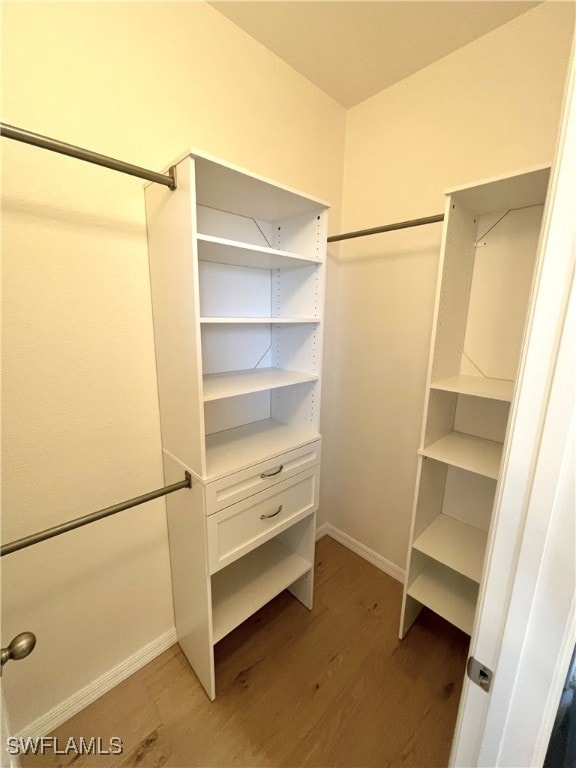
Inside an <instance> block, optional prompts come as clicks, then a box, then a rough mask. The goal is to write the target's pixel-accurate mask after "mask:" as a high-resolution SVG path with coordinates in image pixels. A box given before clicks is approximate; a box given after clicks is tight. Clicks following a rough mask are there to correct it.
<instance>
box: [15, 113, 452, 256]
mask: <svg viewBox="0 0 576 768" xmlns="http://www.w3.org/2000/svg"><path fill="white" fill-rule="evenodd" d="M0 134H1V135H2V136H4V138H6V139H14V140H15V141H22V142H24V144H32V145H33V146H35V147H41V148H42V149H48V150H50V151H51V152H58V153H59V154H61V155H68V156H69V157H75V158H77V159H78V160H85V161H86V162H88V163H94V164H95V165H101V166H104V168H111V169H112V170H114V171H120V172H121V173H128V174H130V175H131V176H138V177H139V178H141V179H146V180H147V181H155V182H157V183H158V184H164V186H166V187H169V188H170V189H176V168H175V166H172V167H171V168H170V169H169V171H168V173H167V174H164V173H157V172H156V171H149V170H147V169H146V168H141V167H140V166H138V165H132V164H131V163H125V162H124V161H123V160H116V159H115V158H113V157H108V156H107V155H100V154H99V153H98V152H92V151H90V150H89V149H82V147H77V146H75V145H74V144H66V143H64V142H63V141H58V140H57V139H51V138H50V137H48V136H41V135H40V134H39V133H32V131H25V130H24V129H23V128H16V126H14V125H8V124H7V123H0ZM439 221H444V215H443V214H441V213H440V214H438V215H436V216H427V217H425V218H423V219H411V220H410V221H400V222H398V223H396V224H385V225H384V226H382V227H373V228H372V229H359V230H357V231H356V232H345V233H344V234H342V235H332V236H331V237H329V238H328V242H329V243H336V242H338V241H340V240H351V239H352V238H354V237H366V236H367V235H378V234H380V233H381V232H392V231H393V230H395V229H408V227H420V226H422V225H423V224H435V223H436V222H439Z"/></svg>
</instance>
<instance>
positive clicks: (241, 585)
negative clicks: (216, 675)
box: [212, 538, 312, 643]
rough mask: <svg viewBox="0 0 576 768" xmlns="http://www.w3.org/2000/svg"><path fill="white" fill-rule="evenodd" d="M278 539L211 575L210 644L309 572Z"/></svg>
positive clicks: (309, 568)
mask: <svg viewBox="0 0 576 768" xmlns="http://www.w3.org/2000/svg"><path fill="white" fill-rule="evenodd" d="M311 568H312V565H311V563H309V562H307V561H306V560H304V559H303V558H302V557H300V556H299V555H295V554H294V553H293V552H291V551H290V550H289V549H288V548H287V547H286V546H285V545H283V544H282V543H281V542H280V541H278V539H277V538H276V539H272V540H271V541H268V542H266V543H265V544H262V546H260V547H258V548H257V549H255V550H254V551H252V552H250V553H249V554H248V555H245V556H244V557H241V558H240V559H239V560H236V562H234V563H232V564H231V565H229V566H228V567H227V568H224V569H223V570H221V571H218V572H217V573H215V574H214V575H213V576H212V610H213V642H214V643H217V642H218V641H219V640H221V639H222V638H223V637H224V636H225V635H227V634H228V633H229V632H231V631H232V630H233V629H235V627H237V626H238V625H239V624H241V623H242V622H243V621H245V620H246V619H247V618H248V617H249V616H251V615H252V614H253V613H254V612H255V611H257V610H258V609H259V608H261V607H262V606H263V605H265V604H266V603H267V602H268V601H269V600H271V599H272V598H273V597H276V595H278V594H280V592H282V590H284V589H286V587H289V586H290V585H291V584H293V583H294V582H295V581H296V580H297V579H299V578H300V577H301V576H303V575H304V574H305V573H307V572H308V571H309V570H311Z"/></svg>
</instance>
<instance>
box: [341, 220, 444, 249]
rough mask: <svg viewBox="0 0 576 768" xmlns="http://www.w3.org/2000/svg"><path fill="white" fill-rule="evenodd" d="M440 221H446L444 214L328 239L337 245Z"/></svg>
mask: <svg viewBox="0 0 576 768" xmlns="http://www.w3.org/2000/svg"><path fill="white" fill-rule="evenodd" d="M438 221H444V214H443V213H438V214H436V216H425V217H424V218H423V219H410V220H409V221H399V222H397V223H396V224H384V226H382V227H372V229H358V230H356V232H345V233H344V234H343V235H332V237H329V238H328V242H329V243H336V242H338V241H339V240H352V238H353V237H366V236H367V235H379V234H380V233H381V232H392V231H393V230H395V229H408V228H409V227H421V226H422V225H423V224H436V223H437V222H438Z"/></svg>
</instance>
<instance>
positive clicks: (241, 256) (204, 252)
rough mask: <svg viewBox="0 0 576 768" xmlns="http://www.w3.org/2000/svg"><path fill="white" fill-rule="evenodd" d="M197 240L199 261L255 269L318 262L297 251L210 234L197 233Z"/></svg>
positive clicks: (291, 266)
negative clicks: (292, 251) (282, 249)
mask: <svg viewBox="0 0 576 768" xmlns="http://www.w3.org/2000/svg"><path fill="white" fill-rule="evenodd" d="M197 241H198V259H199V260H200V261H213V262H217V263H219V264H230V265H233V266H237V267H255V268H257V269H285V268H295V267H302V266H311V265H313V264H318V263H319V261H318V260H317V259H309V258H306V257H305V256H301V255H300V254H298V253H290V252H289V251H279V250H277V249H275V248H266V247H265V246H261V245H251V244H249V243H241V242H238V241H237V240H228V239H226V238H223V237H213V236H212V235H200V234H198V236H197Z"/></svg>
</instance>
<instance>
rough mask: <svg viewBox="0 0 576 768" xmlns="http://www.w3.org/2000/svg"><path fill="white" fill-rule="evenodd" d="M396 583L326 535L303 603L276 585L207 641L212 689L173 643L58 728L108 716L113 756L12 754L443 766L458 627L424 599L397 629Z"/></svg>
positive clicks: (351, 767) (456, 691)
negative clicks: (120, 750) (311, 592)
mask: <svg viewBox="0 0 576 768" xmlns="http://www.w3.org/2000/svg"><path fill="white" fill-rule="evenodd" d="M401 597H402V587H401V585H400V584H399V583H398V582H396V581H395V580H394V579H392V578H390V577H389V576H387V575H386V574H384V573H383V572H382V571H380V570H378V569H377V568H375V567H374V566H373V565H371V564H370V563H368V562H366V561H365V560H363V559H362V558H360V557H358V556H357V555H356V554H354V553H353V552H351V551H350V550H348V549H346V548H345V547H343V546H342V545H341V544H339V543H338V542H336V541H334V540H333V539H330V538H328V537H324V538H323V539H321V540H320V541H319V542H318V545H317V550H316V569H315V598H314V601H315V602H314V609H313V610H312V611H308V610H307V609H306V608H304V606H302V605H301V603H299V602H298V601H297V600H295V599H294V598H293V597H292V595H290V594H289V593H288V592H284V593H282V594H281V595H279V596H278V597H277V598H275V599H274V600H273V601H271V602H270V603H269V604H268V605H266V606H264V607H263V608H262V609H261V610H260V611H258V613H257V614H255V615H254V616H252V617H251V618H250V619H249V620H248V621H246V622H244V624H242V625H241V626H240V627H238V628H237V629H236V630H234V632H232V633H231V634H230V635H228V636H227V637H225V638H224V639H223V640H222V641H221V642H220V643H218V645H217V646H216V654H215V655H216V692H217V697H216V701H214V702H210V701H209V699H208V698H207V696H206V694H205V693H204V691H203V689H202V687H201V686H200V684H199V683H198V681H197V679H196V677H195V675H194V672H193V671H192V669H191V668H190V666H189V664H188V662H187V661H186V659H185V658H184V656H183V655H182V653H181V652H180V650H179V649H178V647H177V646H174V647H173V648H171V649H169V650H168V651H166V652H165V653H163V654H161V656H159V657H158V658H157V659H155V660H154V661H152V662H151V663H150V664H148V665H147V666H146V667H144V668H143V669H142V670H140V671H139V672H137V673H136V674H135V675H133V676H132V677H131V678H129V679H128V680H126V681H124V683H122V684H121V685H120V686H118V687H117V688H116V689H114V690H113V691H110V692H109V693H108V694H106V695H105V696H103V697H102V698H101V699H99V700H98V701H97V702H95V703H94V704H92V705H91V706H90V707H87V708H86V709H85V710H84V711H83V712H81V713H80V714H78V715H77V716H76V717H75V718H72V720H70V721H68V723H66V724H64V725H63V726H61V727H60V728H59V729H58V730H57V733H58V734H59V735H60V736H61V737H64V736H67V735H76V734H79V735H85V736H87V735H101V736H105V737H108V735H110V734H111V730H110V729H111V728H112V729H113V730H114V729H115V733H114V735H119V736H121V737H123V738H125V747H126V748H125V751H124V754H123V755H122V756H120V757H116V758H112V756H107V757H101V758H99V759H98V758H96V757H95V756H91V757H90V758H89V761H87V760H88V759H86V758H84V760H85V762H83V758H78V759H77V760H76V761H74V762H73V763H71V762H70V761H69V762H67V763H66V762H61V763H59V762H54V761H52V762H46V760H45V759H44V761H41V760H39V759H38V758H35V759H34V758H32V757H29V758H27V762H25V763H24V766H40V765H41V766H48V765H49V766H51V767H52V766H56V765H62V766H67V765H72V764H73V765H74V766H75V767H77V768H80V767H83V766H86V768H92V766H106V767H107V768H119V767H120V766H127V767H128V766H165V767H166V768H200V767H203V768H206V767H208V766H210V767H211V768H230V767H232V766H241V767H242V768H259V766H266V767H267V768H281V766H286V768H297V767H298V766H302V767H304V766H306V767H310V768H312V767H315V768H320V766H326V767H327V768H337V767H339V766H342V767H343V768H359V767H360V766H366V767H368V766H375V767H376V766H378V768H385V767H386V766H390V768H396V767H400V766H405V767H411V768H433V767H434V766H445V765H446V764H447V761H448V757H449V751H450V742H451V739H452V733H453V730H454V725H455V720H456V714H457V709H458V701H459V697H460V691H461V686H462V680H463V675H464V668H465V663H466V655H467V649H468V637H467V636H465V635H464V634H463V633H462V632H460V631H459V630H457V629H456V628H454V627H452V626H451V625H449V624H447V623H446V622H444V621H443V620H442V619H440V618H439V617H437V616H435V615H434V614H432V613H430V612H428V611H426V610H424V611H423V612H422V614H421V615H420V617H419V618H418V620H417V621H416V623H415V624H414V625H413V627H412V628H411V630H410V632H408V634H407V636H406V637H405V638H404V640H402V641H399V640H398V626H399V621H400V605H401ZM136 713H137V714H136ZM100 731H101V732H100Z"/></svg>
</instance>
